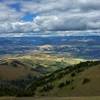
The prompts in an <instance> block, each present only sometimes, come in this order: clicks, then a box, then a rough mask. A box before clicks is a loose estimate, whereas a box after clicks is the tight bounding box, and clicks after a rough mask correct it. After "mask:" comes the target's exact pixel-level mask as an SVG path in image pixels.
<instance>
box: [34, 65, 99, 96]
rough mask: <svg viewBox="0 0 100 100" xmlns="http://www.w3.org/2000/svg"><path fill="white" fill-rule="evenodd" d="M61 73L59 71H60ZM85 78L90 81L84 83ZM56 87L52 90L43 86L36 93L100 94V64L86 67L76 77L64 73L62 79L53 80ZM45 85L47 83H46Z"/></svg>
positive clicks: (62, 94) (64, 94)
mask: <svg viewBox="0 0 100 100" xmlns="http://www.w3.org/2000/svg"><path fill="white" fill-rule="evenodd" d="M58 74H59V73H58ZM84 79H89V82H86V83H84V84H83V81H84ZM66 80H71V81H72V80H73V82H72V83H71V84H69V85H65V86H63V87H61V88H59V87H58V86H59V84H60V83H62V82H66ZM52 84H53V86H54V88H53V89H51V90H50V91H46V92H45V91H42V92H40V90H41V89H42V88H43V86H42V87H39V88H38V89H37V93H36V95H38V96H41V95H44V96H74V97H75V96H100V64H99V65H96V66H95V65H94V66H92V67H90V68H88V69H87V68H86V69H85V70H84V71H83V72H80V73H77V74H76V75H75V76H74V77H72V76H71V74H66V75H64V76H63V77H62V78H61V79H56V80H54V81H53V82H52ZM44 86H45V85H44Z"/></svg>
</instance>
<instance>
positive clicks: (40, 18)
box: [0, 0, 100, 36]
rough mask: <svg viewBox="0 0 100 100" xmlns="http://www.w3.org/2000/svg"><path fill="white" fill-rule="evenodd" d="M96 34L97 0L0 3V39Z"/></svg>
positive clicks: (99, 2)
mask: <svg viewBox="0 0 100 100" xmlns="http://www.w3.org/2000/svg"><path fill="white" fill-rule="evenodd" d="M99 33H100V0H0V36H32V35H36V34H40V35H42V34H44V35H45V34H50V35H54V34H55V35H56V34H59V35H71V34H72V35H73V34H74V35H75V34H76V35H78V34H79V35H81V34H85V35H88V34H92V35H99Z"/></svg>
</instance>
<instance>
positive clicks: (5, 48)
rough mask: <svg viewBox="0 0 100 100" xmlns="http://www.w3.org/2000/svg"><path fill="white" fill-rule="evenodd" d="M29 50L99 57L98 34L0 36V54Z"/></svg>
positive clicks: (99, 42)
mask: <svg viewBox="0 0 100 100" xmlns="http://www.w3.org/2000/svg"><path fill="white" fill-rule="evenodd" d="M31 52H45V53H51V54H64V55H67V56H72V57H81V58H85V59H100V36H52V37H40V36H37V37H0V55H5V54H24V53H31Z"/></svg>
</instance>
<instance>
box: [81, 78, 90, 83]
mask: <svg viewBox="0 0 100 100" xmlns="http://www.w3.org/2000/svg"><path fill="white" fill-rule="evenodd" d="M88 82H90V79H89V78H84V79H83V81H82V84H86V83H88Z"/></svg>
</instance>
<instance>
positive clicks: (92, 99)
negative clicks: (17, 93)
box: [0, 96, 100, 100]
mask: <svg viewBox="0 0 100 100" xmlns="http://www.w3.org/2000/svg"><path fill="white" fill-rule="evenodd" d="M0 100H100V96H94V97H44V98H43V97H42V98H34V97H26V98H25V97H22V98H16V97H1V98H0Z"/></svg>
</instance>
